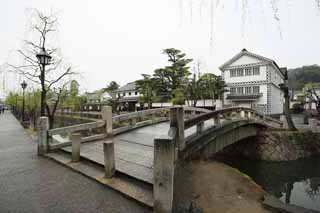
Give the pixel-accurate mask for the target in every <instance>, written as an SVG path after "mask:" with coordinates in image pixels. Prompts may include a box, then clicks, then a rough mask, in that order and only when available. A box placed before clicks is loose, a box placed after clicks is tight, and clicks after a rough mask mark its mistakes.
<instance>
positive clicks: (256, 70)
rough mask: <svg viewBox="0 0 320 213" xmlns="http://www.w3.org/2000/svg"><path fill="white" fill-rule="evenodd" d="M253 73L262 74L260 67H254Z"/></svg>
mask: <svg viewBox="0 0 320 213" xmlns="http://www.w3.org/2000/svg"><path fill="white" fill-rule="evenodd" d="M253 75H260V67H254V68H253Z"/></svg>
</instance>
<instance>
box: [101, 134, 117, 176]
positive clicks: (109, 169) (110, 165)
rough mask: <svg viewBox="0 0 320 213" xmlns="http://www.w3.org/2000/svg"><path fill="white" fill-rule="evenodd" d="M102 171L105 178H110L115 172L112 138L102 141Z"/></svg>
mask: <svg viewBox="0 0 320 213" xmlns="http://www.w3.org/2000/svg"><path fill="white" fill-rule="evenodd" d="M103 152H104V171H105V177H106V178H112V177H113V176H114V175H115V173H116V168H115V156H114V143H113V141H112V140H109V141H106V142H104V143H103Z"/></svg>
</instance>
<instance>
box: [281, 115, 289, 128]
mask: <svg viewBox="0 0 320 213" xmlns="http://www.w3.org/2000/svg"><path fill="white" fill-rule="evenodd" d="M280 121H282V128H283V129H288V128H289V125H288V122H287V119H286V116H285V115H280Z"/></svg>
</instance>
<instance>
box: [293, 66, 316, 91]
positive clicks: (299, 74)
mask: <svg viewBox="0 0 320 213" xmlns="http://www.w3.org/2000/svg"><path fill="white" fill-rule="evenodd" d="M288 78H289V80H288V85H289V88H290V89H293V90H301V89H302V88H303V87H304V85H305V84H307V83H309V82H313V83H320V66H318V65H310V66H303V67H299V68H295V69H289V70H288Z"/></svg>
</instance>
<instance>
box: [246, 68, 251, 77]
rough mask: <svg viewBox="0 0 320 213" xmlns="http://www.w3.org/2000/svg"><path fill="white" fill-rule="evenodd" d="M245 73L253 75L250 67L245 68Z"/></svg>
mask: <svg viewBox="0 0 320 213" xmlns="http://www.w3.org/2000/svg"><path fill="white" fill-rule="evenodd" d="M245 75H252V69H251V68H250V67H249V68H245Z"/></svg>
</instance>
